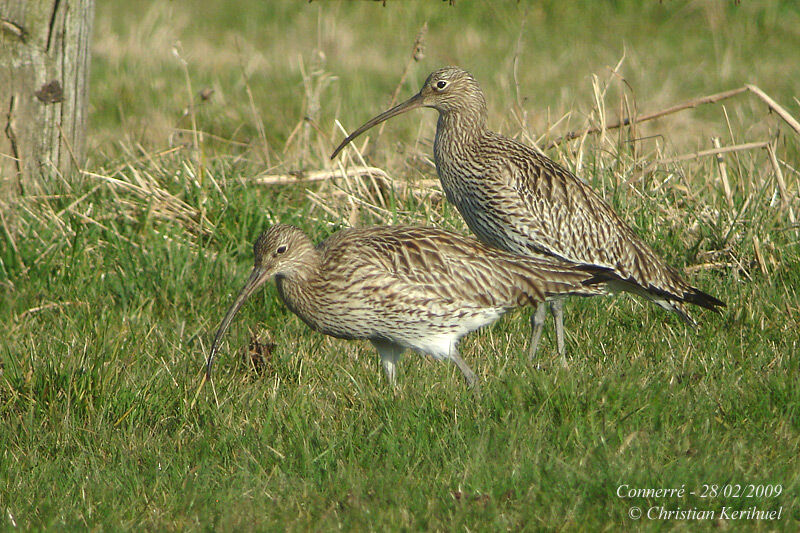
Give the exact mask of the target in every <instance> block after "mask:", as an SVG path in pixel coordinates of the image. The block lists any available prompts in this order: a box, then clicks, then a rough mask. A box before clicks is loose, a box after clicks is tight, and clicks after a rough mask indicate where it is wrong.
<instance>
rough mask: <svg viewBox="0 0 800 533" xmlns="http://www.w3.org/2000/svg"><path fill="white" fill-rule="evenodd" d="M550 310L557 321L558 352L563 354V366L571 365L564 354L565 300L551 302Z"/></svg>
mask: <svg viewBox="0 0 800 533" xmlns="http://www.w3.org/2000/svg"><path fill="white" fill-rule="evenodd" d="M550 312H551V313H553V320H554V321H555V323H556V345H557V346H558V354H559V355H560V356H561V366H563V367H564V368H568V367H569V363H568V362H567V356H566V355H564V300H563V298H559V299H557V300H553V301H552V302H550Z"/></svg>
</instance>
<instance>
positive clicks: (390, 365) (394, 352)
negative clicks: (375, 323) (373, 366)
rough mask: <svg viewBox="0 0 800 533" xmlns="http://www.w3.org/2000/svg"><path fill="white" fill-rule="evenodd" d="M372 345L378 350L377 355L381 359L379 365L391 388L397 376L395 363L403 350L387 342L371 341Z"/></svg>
mask: <svg viewBox="0 0 800 533" xmlns="http://www.w3.org/2000/svg"><path fill="white" fill-rule="evenodd" d="M371 342H372V345H373V346H375V349H376V350H378V355H380V357H381V365H382V366H383V371H384V372H385V373H386V378H387V379H388V380H389V383H391V384H392V386H394V385H396V381H395V377H396V375H397V361H398V360H400V356H401V355H402V354H403V351H404V348H403V347H402V346H400V345H398V344H395V343H393V342H389V341H382V340H372V341H371Z"/></svg>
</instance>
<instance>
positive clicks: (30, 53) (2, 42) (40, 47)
mask: <svg viewBox="0 0 800 533" xmlns="http://www.w3.org/2000/svg"><path fill="white" fill-rule="evenodd" d="M93 18H94V0H0V196H4V197H5V196H7V195H8V194H14V193H15V192H19V193H24V192H25V190H26V189H27V188H38V185H39V183H40V181H39V180H40V179H44V180H47V179H48V177H52V176H54V175H55V173H61V175H62V176H64V177H67V178H68V176H69V174H70V172H71V171H72V170H73V169H74V167H75V165H78V166H80V165H82V164H83V162H84V161H83V158H84V150H85V142H84V141H85V133H86V115H87V112H88V100H89V46H90V36H91V30H92V19H93Z"/></svg>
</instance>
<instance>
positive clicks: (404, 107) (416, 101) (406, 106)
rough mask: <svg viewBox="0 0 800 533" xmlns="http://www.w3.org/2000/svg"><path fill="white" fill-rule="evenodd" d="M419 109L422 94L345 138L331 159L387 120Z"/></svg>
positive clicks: (365, 124) (398, 105)
mask: <svg viewBox="0 0 800 533" xmlns="http://www.w3.org/2000/svg"><path fill="white" fill-rule="evenodd" d="M418 107H422V93H417V94H415V95H414V96H412V97H411V98H409V99H408V100H406V101H405V102H403V103H402V104H397V105H396V106H394V107H393V108H391V109H390V110H388V111H384V112H383V113H381V114H380V115H378V116H377V117H375V118H373V119H370V120H368V121H367V122H365V123H364V125H363V126H361V127H360V128H358V129H357V130H356V131H354V132H353V133H351V134H350V135H348V136H347V138H345V140H343V141H342V144H340V145H339V146H337V147H336V150H334V151H333V155H331V159H334V158H335V157H336V156H337V155H339V152H341V151H342V148H344V147H345V146H347V145H348V144H349V143H350V141H352V140H353V139H355V138H356V137H358V136H359V135H361V134H362V133H364V132H365V131H367V130H368V129H370V128H371V127H373V126H376V125H378V124H380V123H381V122H384V121H386V120H389V119H390V118H392V117H396V116H397V115H399V114H401V113H405V112H406V111H411V110H412V109H416V108H418Z"/></svg>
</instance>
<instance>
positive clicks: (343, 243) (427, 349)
mask: <svg viewBox="0 0 800 533" xmlns="http://www.w3.org/2000/svg"><path fill="white" fill-rule="evenodd" d="M253 254H254V256H255V267H254V268H253V271H252V273H251V274H250V278H249V279H248V281H247V283H246V284H245V286H244V288H242V290H241V292H240V293H239V296H238V297H237V298H236V300H235V301H234V303H233V305H232V306H231V307H230V309H229V310H228V312H227V314H226V315H225V318H224V319H223V320H222V323H221V324H220V326H219V329H218V330H217V334H216V336H215V338H214V343H213V345H212V347H211V353H210V355H209V357H208V362H207V364H206V377H207V378H208V377H210V374H211V365H212V363H213V361H214V355H215V354H216V353H217V351H218V350H219V345H220V341H221V339H222V336H223V335H224V334H225V331H226V330H227V328H228V326H229V325H230V323H231V321H232V320H233V317H234V315H236V313H237V311H238V310H239V308H241V307H242V305H243V304H244V302H245V300H246V299H247V297H248V296H250V295H251V294H252V293H253V292H254V291H255V290H256V289H257V288H258V287H259V286H261V285H262V284H263V283H264V282H265V281H267V280H268V279H270V278H272V277H275V279H276V283H277V286H278V294H279V295H280V297H281V299H282V300H283V301H284V303H285V304H286V306H287V307H288V308H289V309H290V310H291V311H292V312H293V313H295V314H296V315H297V316H299V317H300V318H301V319H302V320H303V322H305V323H306V324H307V325H308V326H309V327H311V328H312V329H314V330H317V331H319V332H321V333H324V334H326V335H331V336H333V337H337V338H340V339H368V340H370V341H371V342H372V344H373V345H374V346H375V348H376V349H377V350H378V354H379V355H380V358H381V363H382V365H383V369H384V371H385V372H386V375H387V377H388V378H389V381H390V382H392V383H393V382H394V379H395V366H396V364H397V360H398V358H399V357H400V355H401V354H402V353H403V351H404V350H405V349H406V348H411V349H413V350H416V351H418V352H422V353H425V354H428V355H431V356H433V357H434V358H436V359H439V360H443V359H449V360H451V361H453V362H454V363H455V364H456V365H457V366H458V368H459V370H461V372H462V373H463V374H464V378H465V379H466V380H467V383H469V384H470V385H474V384H475V382H476V380H477V378H476V377H475V374H474V373H473V372H472V370H471V369H470V368H469V366H467V364H466V363H465V362H464V360H463V359H461V357H460V356H459V354H458V349H457V348H456V345H457V343H458V341H459V339H460V338H461V337H463V336H464V335H466V334H467V333H469V332H471V331H474V330H476V329H478V328H480V327H482V326H485V325H487V324H490V323H492V322H494V321H495V320H497V319H498V318H499V317H500V316H501V315H502V314H503V313H504V312H506V311H508V310H509V309H512V308H515V307H520V306H524V305H533V304H538V303H540V302H543V301H544V300H545V298H547V297H552V296H555V295H561V294H576V295H592V294H596V293H598V292H601V291H602V290H604V289H603V288H602V284H603V283H604V282H605V281H607V280H608V278H607V276H606V273H605V269H602V268H595V267H588V268H583V267H576V266H573V265H567V264H566V263H563V262H562V261H558V260H555V259H551V258H533V257H531V258H528V257H520V256H517V255H514V254H509V253H508V252H504V251H502V250H498V249H495V248H492V247H489V246H486V245H484V244H482V243H480V242H479V241H477V240H476V239H473V238H471V237H464V236H461V235H458V234H455V233H451V232H448V231H444V230H440V229H435V228H425V227H413V226H377V227H369V228H361V229H344V230H341V231H339V232H338V233H335V234H334V235H332V236H331V237H329V238H328V239H326V240H325V241H323V242H322V243H320V244H319V245H317V246H314V245H313V243H312V242H311V239H309V238H308V236H307V235H306V234H305V233H303V232H302V231H301V230H299V229H297V228H295V227H294V226H289V225H286V224H279V225H276V226H272V227H271V228H270V229H268V230H266V231H265V232H264V233H262V234H261V236H260V237H259V238H258V240H257V241H256V243H255V245H254V246H253Z"/></svg>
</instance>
